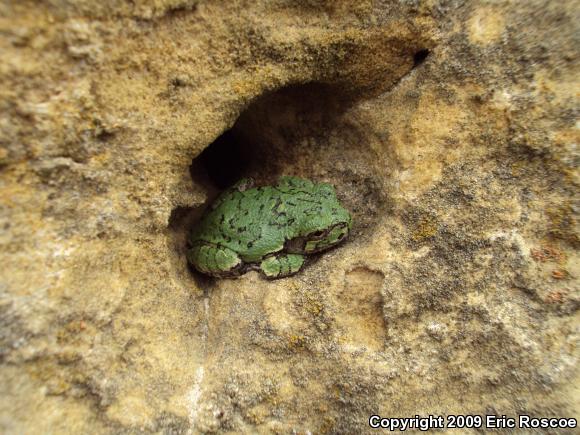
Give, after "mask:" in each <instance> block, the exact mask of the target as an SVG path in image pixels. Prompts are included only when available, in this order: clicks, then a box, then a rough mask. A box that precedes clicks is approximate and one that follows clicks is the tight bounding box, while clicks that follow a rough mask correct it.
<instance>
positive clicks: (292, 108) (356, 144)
mask: <svg viewBox="0 0 580 435" xmlns="http://www.w3.org/2000/svg"><path fill="white" fill-rule="evenodd" d="M353 102H354V100H353V99H352V96H347V94H346V93H345V92H342V91H341V88H340V87H337V86H331V85H327V84H323V83H309V84H301V85H293V86H288V87H285V88H283V89H279V90H277V91H274V92H269V93H267V94H264V95H261V96H259V97H257V98H256V99H255V100H254V101H253V102H252V103H251V104H250V105H249V106H248V107H247V108H246V109H245V110H244V111H243V112H242V113H241V114H240V116H239V118H238V119H237V121H236V122H235V124H234V125H233V126H232V127H231V128H230V129H229V130H227V131H225V132H223V133H222V134H221V135H220V136H219V137H218V138H217V139H216V140H215V141H214V142H212V143H211V144H209V145H208V146H207V147H206V148H205V149H204V150H203V151H202V152H201V153H200V154H199V155H198V156H197V157H195V158H194V159H193V160H192V163H191V166H190V175H191V178H192V181H193V182H194V183H195V184H197V185H198V186H200V187H202V188H204V189H205V190H206V193H207V202H206V204H204V205H200V206H199V207H196V208H195V209H187V210H175V211H174V213H173V214H172V217H171V219H170V227H169V229H170V231H172V232H173V233H174V234H175V235H176V237H174V243H176V244H178V245H179V244H180V246H179V249H178V251H179V255H181V261H183V260H184V258H185V251H186V247H185V244H186V237H187V236H186V235H187V234H188V233H189V231H190V230H191V228H192V226H194V225H195V223H196V221H197V220H198V219H199V218H200V217H201V215H202V213H203V210H205V208H206V207H207V206H208V205H209V204H211V203H212V202H213V201H214V199H215V198H216V196H217V195H218V194H219V193H220V192H222V191H223V190H224V189H227V188H228V187H229V186H231V185H232V184H234V183H235V182H237V181H238V180H239V179H241V178H246V177H248V178H252V179H254V181H255V184H256V185H258V186H263V185H271V184H275V183H276V182H277V180H278V178H279V177H280V176H282V175H292V176H298V177H302V178H307V179H310V180H313V181H315V182H328V183H330V184H332V185H334V186H335V188H336V192H337V196H338V197H339V200H340V201H341V202H342V203H343V205H344V206H345V207H346V208H347V209H348V210H350V211H351V213H352V214H353V216H354V221H355V228H353V232H352V233H351V237H353V238H354V237H361V236H365V235H367V234H370V229H371V227H373V226H374V224H375V220H376V216H378V211H379V209H382V208H385V207H386V206H387V205H388V204H389V201H388V200H387V198H385V196H384V194H383V193H381V184H380V183H381V177H382V176H383V175H382V173H381V174H379V173H375V168H376V160H377V158H376V154H375V151H373V149H372V144H371V143H369V140H368V138H369V135H368V131H367V126H366V124H365V122H364V121H363V122H359V119H358V118H355V121H354V122H353V119H352V117H350V118H349V115H346V113H347V112H348V111H349V110H350V109H351V108H352V104H353ZM355 116H356V115H355ZM385 170H387V171H388V170H389V169H388V168H387V169H385V168H381V171H385ZM178 233H179V234H178ZM182 264H183V263H182ZM182 267H183V266H182ZM198 275H199V274H197V273H194V274H193V276H194V278H195V279H196V280H197V278H198ZM208 282H211V281H208ZM204 283H205V285H206V286H207V284H208V283H207V282H204ZM202 287H203V286H202Z"/></svg>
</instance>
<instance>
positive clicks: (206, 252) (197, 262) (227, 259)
mask: <svg viewBox="0 0 580 435" xmlns="http://www.w3.org/2000/svg"><path fill="white" fill-rule="evenodd" d="M187 259H188V260H189V262H190V263H191V264H192V265H193V266H194V267H195V268H196V269H197V270H199V271H200V272H202V273H205V274H208V275H212V276H217V277H227V276H238V275H241V274H243V273H244V272H245V268H244V263H243V261H242V259H241V258H240V257H238V254H236V253H235V252H234V251H232V250H231V249H229V248H226V247H225V246H219V245H214V244H213V243H209V242H197V243H195V244H194V245H193V246H192V247H191V248H190V249H189V250H188V251H187Z"/></svg>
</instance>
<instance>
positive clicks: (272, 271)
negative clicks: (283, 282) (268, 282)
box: [260, 253, 305, 278]
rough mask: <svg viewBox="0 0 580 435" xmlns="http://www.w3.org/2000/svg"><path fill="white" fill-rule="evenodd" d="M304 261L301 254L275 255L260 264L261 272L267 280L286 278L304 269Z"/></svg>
mask: <svg viewBox="0 0 580 435" xmlns="http://www.w3.org/2000/svg"><path fill="white" fill-rule="evenodd" d="M304 260H305V257H304V255H300V254H286V253H280V254H275V255H272V256H271V257H268V258H266V259H265V260H264V261H262V263H260V270H261V271H262V273H263V274H264V275H266V277H267V278H284V277H285V276H290V275H293V274H295V273H296V272H298V271H299V270H300V269H302V266H304Z"/></svg>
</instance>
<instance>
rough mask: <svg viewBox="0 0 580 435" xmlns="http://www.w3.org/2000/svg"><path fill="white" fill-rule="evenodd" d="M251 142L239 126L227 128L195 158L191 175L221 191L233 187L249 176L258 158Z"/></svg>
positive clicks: (191, 167) (203, 183) (195, 179)
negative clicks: (237, 127) (240, 130)
mask: <svg viewBox="0 0 580 435" xmlns="http://www.w3.org/2000/svg"><path fill="white" fill-rule="evenodd" d="M248 145H249V144H247V143H246V142H245V141H244V138H243V136H242V135H241V134H240V133H239V132H237V131H236V130H235V129H230V130H227V131H225V132H224V133H223V134H221V135H220V136H219V137H218V138H217V139H216V140H215V141H214V142H212V143H211V144H210V145H209V146H208V147H207V148H206V149H204V150H203V152H202V153H201V154H200V155H199V156H198V157H196V158H195V159H194V160H193V162H192V164H191V166H190V173H191V178H192V179H193V180H194V181H197V182H201V184H202V185H206V187H213V188H217V189H220V190H222V189H225V188H227V187H229V186H231V185H232V184H234V183H235V182H236V181H238V180H239V179H240V178H243V177H244V176H245V175H246V172H247V169H248V166H249V165H250V162H251V161H252V160H253V159H254V158H255V156H254V148H253V147H252V146H248ZM208 182H209V184H210V186H208V185H207V184H208Z"/></svg>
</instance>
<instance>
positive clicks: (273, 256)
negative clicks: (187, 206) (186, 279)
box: [187, 177, 352, 278]
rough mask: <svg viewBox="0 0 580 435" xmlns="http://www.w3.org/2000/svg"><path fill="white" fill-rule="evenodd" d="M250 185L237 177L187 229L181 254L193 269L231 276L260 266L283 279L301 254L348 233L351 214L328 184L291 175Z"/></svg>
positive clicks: (296, 265) (318, 249) (322, 247)
mask: <svg viewBox="0 0 580 435" xmlns="http://www.w3.org/2000/svg"><path fill="white" fill-rule="evenodd" d="M250 185H251V180H247V179H243V180H240V181H239V182H238V183H236V184H235V185H234V186H233V187H232V188H230V189H228V190H226V191H225V192H223V193H222V194H221V195H220V196H219V197H218V198H217V199H216V200H215V202H214V203H213V204H212V205H211V206H210V207H209V209H208V210H207V211H206V213H205V214H204V215H203V217H202V218H201V220H200V221H199V222H198V223H197V225H196V226H195V227H194V228H193V229H192V231H191V233H190V236H189V240H188V245H189V248H188V251H187V258H188V260H189V262H190V263H191V264H192V265H193V267H195V268H196V269H197V270H198V271H200V272H202V273H204V274H207V275H211V276H215V277H234V276H239V275H242V274H244V273H246V272H247V271H248V270H260V271H261V272H262V273H263V274H264V275H265V276H266V277H267V278H283V277H286V276H289V275H293V274H295V273H297V272H298V271H300V269H302V267H303V266H304V264H305V260H306V256H307V255H309V254H314V253H317V252H321V251H324V250H326V249H329V248H331V247H333V246H335V245H337V244H339V243H340V242H342V241H343V240H344V239H346V237H347V236H348V233H349V231H350V228H351V225H352V218H351V215H350V213H349V212H348V211H347V210H346V209H345V208H344V207H343V206H342V205H341V204H340V203H339V201H338V199H337V197H336V192H335V191H334V187H333V186H332V185H330V184H327V183H318V184H316V183H313V182H311V181H309V180H305V179H301V178H296V177H282V178H280V180H279V182H278V184H277V185H276V186H263V187H256V188H250Z"/></svg>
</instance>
